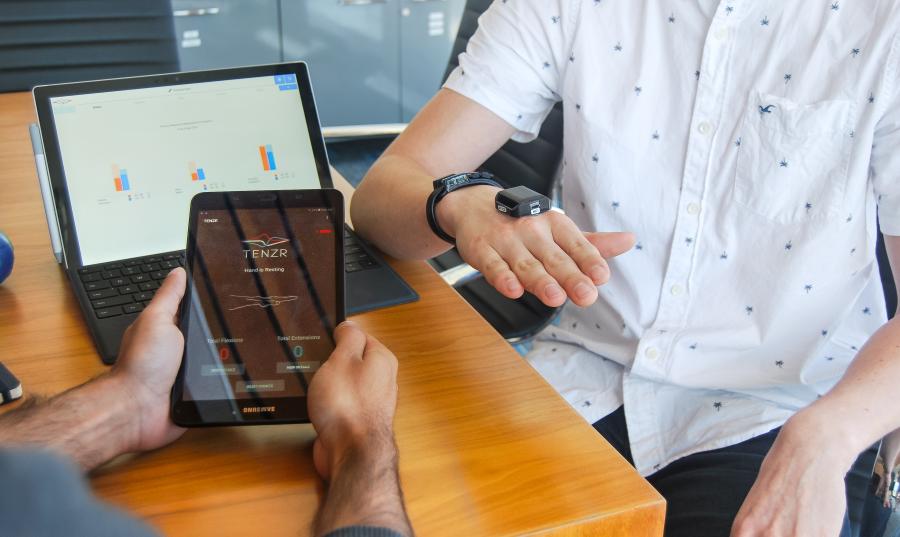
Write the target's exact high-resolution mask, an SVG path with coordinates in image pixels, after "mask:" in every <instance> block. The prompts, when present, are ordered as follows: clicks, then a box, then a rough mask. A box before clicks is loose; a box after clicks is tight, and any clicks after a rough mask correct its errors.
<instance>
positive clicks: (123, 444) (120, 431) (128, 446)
mask: <svg viewBox="0 0 900 537" xmlns="http://www.w3.org/2000/svg"><path fill="white" fill-rule="evenodd" d="M91 384H92V388H94V389H95V390H96V391H97V392H99V393H102V394H103V395H105V396H110V395H112V396H113V398H114V399H115V400H114V401H111V403H110V405H109V408H108V411H109V415H108V416H107V419H108V420H109V423H111V424H114V425H115V434H113V435H112V438H111V439H110V446H111V448H112V451H113V452H114V453H113V455H112V456H116V455H121V454H124V453H130V452H133V451H137V450H138V448H139V446H140V443H141V412H142V410H141V405H140V402H139V399H138V396H137V394H136V391H135V389H134V388H133V387H132V386H131V385H130V383H129V381H128V379H127V378H124V377H123V376H121V375H117V374H116V373H115V372H111V373H107V374H106V375H103V376H102V377H100V378H98V379H96V380H95V381H94V382H93V383H91Z"/></svg>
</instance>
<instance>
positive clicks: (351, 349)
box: [330, 321, 366, 360]
mask: <svg viewBox="0 0 900 537" xmlns="http://www.w3.org/2000/svg"><path fill="white" fill-rule="evenodd" d="M334 340H335V342H336V343H337V346H335V348H334V352H332V353H331V358H330V359H334V358H337V359H348V360H349V359H355V360H362V358H363V353H364V352H365V350H366V333H365V332H363V331H362V329H361V328H360V327H359V326H358V325H357V324H356V323H354V322H353V321H344V322H342V323H341V324H339V325H338V327H337V328H335V329H334Z"/></svg>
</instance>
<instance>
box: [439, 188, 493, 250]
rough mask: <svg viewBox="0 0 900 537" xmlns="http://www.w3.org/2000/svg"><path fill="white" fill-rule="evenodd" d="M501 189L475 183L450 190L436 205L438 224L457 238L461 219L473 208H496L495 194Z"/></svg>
mask: <svg viewBox="0 0 900 537" xmlns="http://www.w3.org/2000/svg"><path fill="white" fill-rule="evenodd" d="M500 190H501V189H500V188H497V187H494V186H490V185H474V186H469V187H466V188H461V189H459V190H455V191H453V192H450V193H449V194H447V195H446V196H444V197H443V198H442V199H441V201H439V202H438V204H437V206H435V209H434V211H435V216H436V217H437V221H438V225H440V226H441V228H442V229H443V230H444V231H446V232H447V233H448V234H449V235H450V236H452V237H454V238H455V237H456V236H457V230H458V227H459V225H458V224H459V222H460V219H461V218H462V217H464V216H465V215H466V214H471V212H472V210H473V209H483V208H484V207H488V208H489V209H491V210H494V196H496V195H497V192H500Z"/></svg>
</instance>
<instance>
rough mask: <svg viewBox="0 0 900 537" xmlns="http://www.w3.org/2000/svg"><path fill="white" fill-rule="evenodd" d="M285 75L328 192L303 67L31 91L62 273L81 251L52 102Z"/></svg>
mask: <svg viewBox="0 0 900 537" xmlns="http://www.w3.org/2000/svg"><path fill="white" fill-rule="evenodd" d="M288 74H294V75H296V76H297V84H298V86H297V87H298V91H299V93H300V99H301V103H302V106H303V111H304V114H305V117H306V125H298V126H297V128H300V129H306V130H307V132H308V133H309V138H310V144H311V145H312V150H313V156H314V157H315V161H316V169H317V171H318V175H319V185H320V186H321V187H322V188H333V187H334V184H333V182H332V180H331V171H330V169H329V166H328V155H327V153H326V151H325V142H324V140H323V139H322V131H321V129H320V127H319V116H318V113H317V112H316V105H315V98H314V96H313V93H312V85H311V84H310V80H309V71H308V69H307V66H306V63H304V62H291V63H281V64H271V65H258V66H252V67H236V68H231V69H213V70H207V71H188V72H182V73H168V74H160V75H147V76H137V77H128V78H112V79H107V80H93V81H89V82H74V83H66V84H53V85H49V86H37V87H35V88H34V90H33V91H32V95H33V97H34V104H35V109H36V111H37V117H38V124H39V125H40V128H41V140H42V142H43V144H44V152H45V158H46V162H47V172H48V176H49V178H50V187H51V189H52V192H53V199H54V203H55V205H56V214H57V219H58V222H59V231H60V239H61V242H62V247H63V252H64V259H63V263H64V264H65V266H66V268H79V267H81V266H83V263H82V259H81V248H80V247H79V243H78V233H77V230H76V229H75V225H74V217H73V212H72V204H71V201H70V198H69V189H68V186H67V182H66V175H65V168H64V166H63V161H62V151H61V150H60V147H59V139H58V137H57V135H56V123H55V122H54V119H53V110H52V107H51V105H50V100H51V99H53V98H56V97H67V96H72V95H84V94H87V93H105V92H113V91H121V90H132V89H144V88H156V87H161V86H178V85H183V84H197V83H200V82H217V81H221V80H235V79H241V78H254V77H261V76H275V75H288ZM152 253H157V252H148V253H147V254H148V255H149V254H152Z"/></svg>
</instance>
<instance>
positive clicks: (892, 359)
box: [351, 0, 900, 537]
mask: <svg viewBox="0 0 900 537" xmlns="http://www.w3.org/2000/svg"><path fill="white" fill-rule="evenodd" d="M898 28H900V4H898V3H896V2H879V1H875V0H863V1H858V2H830V1H829V2H784V1H782V0H764V1H753V2H751V1H747V0H730V1H723V2H655V1H651V0H630V1H623V2H609V1H605V2H604V1H600V0H594V1H588V0H510V1H507V0H503V1H495V2H493V4H492V5H491V6H490V7H489V8H488V10H487V11H486V12H485V14H484V15H482V16H481V17H480V19H479V23H478V29H477V32H476V33H475V34H474V36H473V37H472V38H471V40H470V41H469V43H468V47H467V50H466V51H465V52H464V53H463V54H461V55H460V57H459V62H460V65H459V67H458V68H456V69H455V70H454V71H453V72H452V74H451V75H450V76H449V79H448V81H447V82H446V84H445V86H444V88H443V89H441V90H440V91H439V92H438V93H437V95H436V96H435V97H434V98H433V99H432V100H431V102H429V103H428V104H427V105H426V106H425V107H424V108H423V109H422V110H421V111H420V112H419V114H418V115H417V116H416V117H415V119H414V120H413V121H412V122H411V123H410V124H409V126H408V127H407V128H406V130H405V131H404V132H403V133H402V134H401V135H400V136H399V137H398V138H397V139H396V140H395V141H394V142H393V144H392V145H391V146H390V147H389V148H388V149H387V150H386V151H385V153H384V154H383V155H382V156H381V158H380V159H379V160H378V161H377V162H376V163H375V164H374V165H373V167H372V168H371V169H370V170H369V172H368V174H367V176H366V177H365V178H364V180H363V182H362V184H361V185H360V187H359V189H358V190H357V192H356V195H355V196H354V197H353V204H352V208H351V211H352V217H353V222H354V224H355V227H356V230H357V231H358V232H359V233H360V234H361V235H363V236H364V237H365V238H367V239H369V240H370V241H372V242H374V244H376V245H377V246H378V247H379V248H381V249H382V250H384V251H385V252H387V253H388V254H390V255H393V256H395V257H398V258H420V259H421V258H430V257H433V256H436V255H438V254H441V253H442V252H444V251H446V250H447V249H448V248H450V246H451V245H450V244H449V243H448V242H445V241H444V240H442V239H441V238H440V235H441V234H439V233H436V232H433V231H432V228H431V227H430V226H429V223H428V221H427V219H426V199H427V198H428V197H429V195H430V194H431V193H432V191H433V187H432V181H433V180H435V179H437V178H441V177H444V176H447V175H449V174H454V173H460V172H469V171H474V170H476V169H477V168H478V167H479V166H481V165H482V163H483V162H484V161H485V160H486V159H487V158H488V157H489V156H490V155H492V154H493V153H494V152H495V151H497V150H498V149H499V148H500V147H501V146H502V145H503V144H504V143H505V142H506V141H507V140H509V139H510V138H511V137H512V138H513V139H514V140H517V141H522V142H525V141H530V140H533V139H534V138H535V137H536V136H537V135H538V133H539V130H540V128H541V125H542V123H543V121H544V119H545V118H546V117H547V115H548V113H549V112H550V111H551V109H552V108H553V107H554V106H555V105H557V103H560V102H561V106H562V110H563V115H564V144H563V155H562V162H561V169H560V187H561V191H562V196H561V201H562V208H563V209H564V210H565V211H566V214H565V215H563V214H558V213H555V212H549V213H545V214H541V215H539V216H535V217H523V218H518V219H516V218H511V217H509V216H507V215H504V214H500V213H498V212H497V210H495V205H494V197H495V195H496V194H497V192H498V190H499V189H498V188H495V187H493V186H489V185H479V186H469V187H464V188H461V189H458V190H454V191H453V192H451V193H450V194H449V195H447V196H446V197H444V198H443V199H442V200H441V201H440V202H439V203H438V204H437V207H436V212H435V216H436V218H435V220H436V225H437V226H438V227H437V228H436V229H439V230H441V231H442V234H443V235H444V236H448V237H451V238H454V239H455V244H456V247H457V248H458V251H459V254H460V255H461V256H462V258H463V259H464V260H465V261H467V262H468V263H469V264H471V265H472V266H473V267H475V268H476V269H478V270H480V271H481V272H482V273H483V274H484V276H485V278H486V280H487V281H488V282H489V283H490V284H491V285H493V287H494V288H496V289H497V291H498V292H500V293H501V294H503V295H505V296H507V297H509V298H517V297H519V296H521V295H522V294H523V292H524V291H526V290H527V291H529V292H531V293H533V294H534V295H536V296H537V297H538V298H539V299H541V300H542V301H543V302H544V303H545V304H547V305H549V306H561V305H563V304H564V303H565V302H566V300H567V298H568V299H569V303H568V304H566V305H565V307H564V308H563V310H562V312H561V314H560V316H559V318H558V319H557V322H556V324H555V325H551V326H549V327H548V328H547V329H545V330H544V331H543V332H542V333H541V334H540V335H539V336H538V337H537V338H536V342H535V344H534V347H533V349H532V350H531V351H529V353H528V355H527V359H528V361H529V362H530V363H531V364H532V365H533V366H534V367H535V368H536V369H537V370H538V371H539V372H540V373H541V374H542V375H543V376H544V377H545V378H546V379H547V380H548V381H549V382H550V383H551V384H552V385H554V386H555V387H556V389H557V390H558V391H559V392H560V393H561V394H562V395H563V396H564V397H565V398H566V399H567V401H568V402H569V403H570V404H571V405H572V406H573V407H574V408H575V409H576V410H577V411H578V412H579V413H580V414H581V416H582V417H583V418H584V419H585V420H586V421H588V422H589V423H591V424H593V425H594V426H595V428H596V429H597V430H598V431H599V432H600V433H601V434H602V435H603V436H605V437H606V438H607V439H608V440H609V441H610V442H611V443H612V444H613V445H614V446H615V447H616V448H617V449H618V450H619V451H620V452H621V453H622V454H623V455H624V456H625V457H626V458H627V459H628V460H629V461H631V462H632V463H633V464H634V465H635V466H636V468H637V470H638V471H639V472H640V473H641V474H642V475H644V476H647V477H648V479H649V481H650V483H651V484H653V485H654V486H655V487H656V488H657V489H658V490H659V491H660V492H661V493H662V495H663V496H664V497H665V498H666V500H667V515H666V525H665V530H666V535H667V536H669V537H678V536H690V537H702V536H706V535H711V536H713V535H714V536H722V535H729V533H731V534H732V535H735V536H749V535H772V536H776V535H803V536H813V535H826V536H834V535H837V534H838V533H839V532H840V531H841V529H842V525H843V527H844V531H848V530H849V528H848V527H847V524H846V523H844V522H843V519H844V518H845V517H844V513H845V511H846V498H845V488H844V480H843V476H844V474H845V472H847V470H848V469H849V468H850V467H851V465H852V464H853V462H854V461H855V459H856V458H857V455H858V454H859V453H860V452H861V451H862V450H863V449H865V448H867V447H868V446H870V445H872V444H873V443H874V442H876V441H877V440H878V439H879V438H880V437H882V436H884V435H886V434H888V433H890V432H891V431H892V430H894V429H896V428H897V427H898V426H900V407H898V406H897V405H894V404H891V403H892V401H893V398H894V388H893V387H894V386H895V385H896V382H897V379H900V352H898V348H900V320H898V319H896V318H895V319H894V320H893V321H891V322H888V323H887V324H885V322H886V315H885V313H886V312H885V307H884V296H883V294H882V287H881V282H880V280H879V272H878V267H877V265H876V263H875V237H876V207H877V209H878V212H877V214H878V217H880V224H881V229H882V231H883V232H884V233H885V235H886V242H887V246H888V251H889V253H890V256H891V262H892V263H891V264H892V266H893V268H894V272H895V274H900V238H898V237H897V236H898V235H900V181H898V177H900V151H898V150H897V148H898V145H900V36H898V33H897V29H898ZM502 179H504V180H505V181H507V182H509V183H511V184H510V185H509V186H515V184H516V177H514V176H513V177H503V178H502ZM595 230H604V231H615V230H627V231H631V232H633V233H634V239H633V238H632V236H631V235H627V234H623V233H614V234H609V235H601V234H597V233H593V231H595ZM632 240H636V244H634V248H633V249H632V250H631V251H629V252H628V253H627V254H626V255H621V256H619V257H617V258H616V259H614V260H612V261H609V262H608V259H609V258H610V257H611V256H615V255H616V254H620V253H622V252H623V251H625V250H627V249H629V248H630V247H631V246H632ZM611 271H612V273H614V275H613V277H612V279H610V274H611ZM600 284H605V285H603V286H602V287H600V288H599V289H598V287H597V286H598V285H600ZM882 325H883V327H882ZM550 449H552V448H550ZM588 470H589V469H588Z"/></svg>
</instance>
